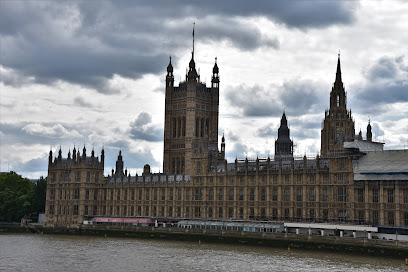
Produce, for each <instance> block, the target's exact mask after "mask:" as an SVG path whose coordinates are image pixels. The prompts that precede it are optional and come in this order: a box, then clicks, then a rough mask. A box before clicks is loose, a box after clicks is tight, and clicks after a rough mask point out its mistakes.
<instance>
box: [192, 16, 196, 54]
mask: <svg viewBox="0 0 408 272" xmlns="http://www.w3.org/2000/svg"><path fill="white" fill-rule="evenodd" d="M194 29H195V22H194V23H193V52H192V59H194Z"/></svg>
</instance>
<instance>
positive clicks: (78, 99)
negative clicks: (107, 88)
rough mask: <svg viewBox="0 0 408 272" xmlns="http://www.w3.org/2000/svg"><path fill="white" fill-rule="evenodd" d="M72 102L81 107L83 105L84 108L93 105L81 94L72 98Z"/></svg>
mask: <svg viewBox="0 0 408 272" xmlns="http://www.w3.org/2000/svg"><path fill="white" fill-rule="evenodd" d="M74 104H75V105H78V106H81V107H85V108H92V107H93V105H92V103H89V102H87V101H86V100H85V99H84V98H83V97H81V96H77V97H75V98H74Z"/></svg>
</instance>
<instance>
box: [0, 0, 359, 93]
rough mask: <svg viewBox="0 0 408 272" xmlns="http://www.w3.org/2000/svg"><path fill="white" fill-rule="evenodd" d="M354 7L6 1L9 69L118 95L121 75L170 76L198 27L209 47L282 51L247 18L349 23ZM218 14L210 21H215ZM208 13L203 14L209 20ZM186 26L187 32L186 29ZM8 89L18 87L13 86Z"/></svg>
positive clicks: (1, 27)
mask: <svg viewBox="0 0 408 272" xmlns="http://www.w3.org/2000/svg"><path fill="white" fill-rule="evenodd" d="M355 6H356V5H354V4H352V3H346V4H344V3H342V2H338V1H334V2H326V1H319V2H317V3H313V4H311V3H309V2H307V1H290V2H287V1H261V2H259V3H257V4H253V3H250V2H246V1H235V2H234V4H233V5H231V3H229V2H223V1H222V2H219V1H198V2H191V1H178V2H168V1H153V2H145V1H137V2H136V3H135V2H133V1H103V2H99V3H98V4H96V3H95V2H93V1H79V2H48V1H46V2H44V1H28V2H27V1H23V2H18V1H14V2H12V1H10V2H8V1H1V9H0V33H1V39H2V51H1V58H2V65H3V66H4V67H6V68H11V69H14V70H16V71H18V72H19V73H20V74H22V75H24V76H26V77H31V76H32V77H33V78H34V80H35V81H36V82H40V83H47V84H48V83H52V82H54V81H56V80H60V79H61V80H65V81H68V82H71V83H76V84H82V85H84V86H87V87H90V88H94V89H96V90H97V91H99V92H101V93H106V94H112V93H116V92H117V91H118V90H117V89H112V88H110V87H109V85H108V84H107V82H108V80H109V79H111V78H112V77H113V75H114V74H118V75H121V76H123V77H128V78H135V79H137V78H140V77H141V76H142V75H143V74H146V73H153V74H159V73H164V70H165V66H166V63H167V56H168V55H169V52H176V53H177V52H180V49H182V50H185V49H187V48H189V47H190V46H191V45H190V42H186V39H189V38H191V36H190V35H191V34H190V33H191V25H189V24H186V19H180V18H186V17H188V18H191V20H190V21H194V20H195V21H197V23H200V25H197V27H198V28H199V29H200V31H201V33H200V32H197V35H198V36H199V37H200V38H201V39H202V41H208V40H212V41H214V42H220V41H228V42H230V43H231V44H232V45H234V46H236V47H238V48H240V49H243V50H253V49H256V48H258V47H260V46H269V47H273V48H278V47H279V40H278V39H277V38H276V37H274V38H266V37H264V36H263V35H262V33H261V32H260V31H259V29H258V27H256V26H255V25H251V24H248V23H244V22H243V20H242V19H244V18H245V17H251V16H264V17H267V18H269V19H270V20H273V21H276V22H279V23H283V24H286V25H287V26H289V27H297V28H301V29H306V28H310V27H325V26H328V25H332V24H338V23H350V22H352V20H353V16H354V7H355ZM208 14H211V15H208ZM203 15H204V16H203ZM181 25H183V26H181ZM7 83H8V84H16V83H17V82H16V81H15V80H14V81H13V80H8V81H7Z"/></svg>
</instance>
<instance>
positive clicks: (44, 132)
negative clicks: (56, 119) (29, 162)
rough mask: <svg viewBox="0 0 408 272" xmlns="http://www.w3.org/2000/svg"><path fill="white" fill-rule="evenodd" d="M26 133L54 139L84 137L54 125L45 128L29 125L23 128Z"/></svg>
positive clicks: (74, 131) (39, 125)
mask: <svg viewBox="0 0 408 272" xmlns="http://www.w3.org/2000/svg"><path fill="white" fill-rule="evenodd" d="M22 129H23V130H24V131H25V132H27V133H29V134H31V135H40V136H45V137H53V138H80V137H82V135H81V134H79V132H78V131H76V130H74V129H73V130H71V131H69V130H67V129H66V128H65V127H64V126H62V125H61V124H57V125H53V126H50V127H47V126H43V125H41V124H29V125H26V126H25V127H23V128H22Z"/></svg>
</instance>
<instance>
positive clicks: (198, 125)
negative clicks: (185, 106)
mask: <svg viewBox="0 0 408 272" xmlns="http://www.w3.org/2000/svg"><path fill="white" fill-rule="evenodd" d="M199 128H200V119H198V118H196V131H195V136H196V137H198V135H199V134H198V132H199V131H198V130H199Z"/></svg>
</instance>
